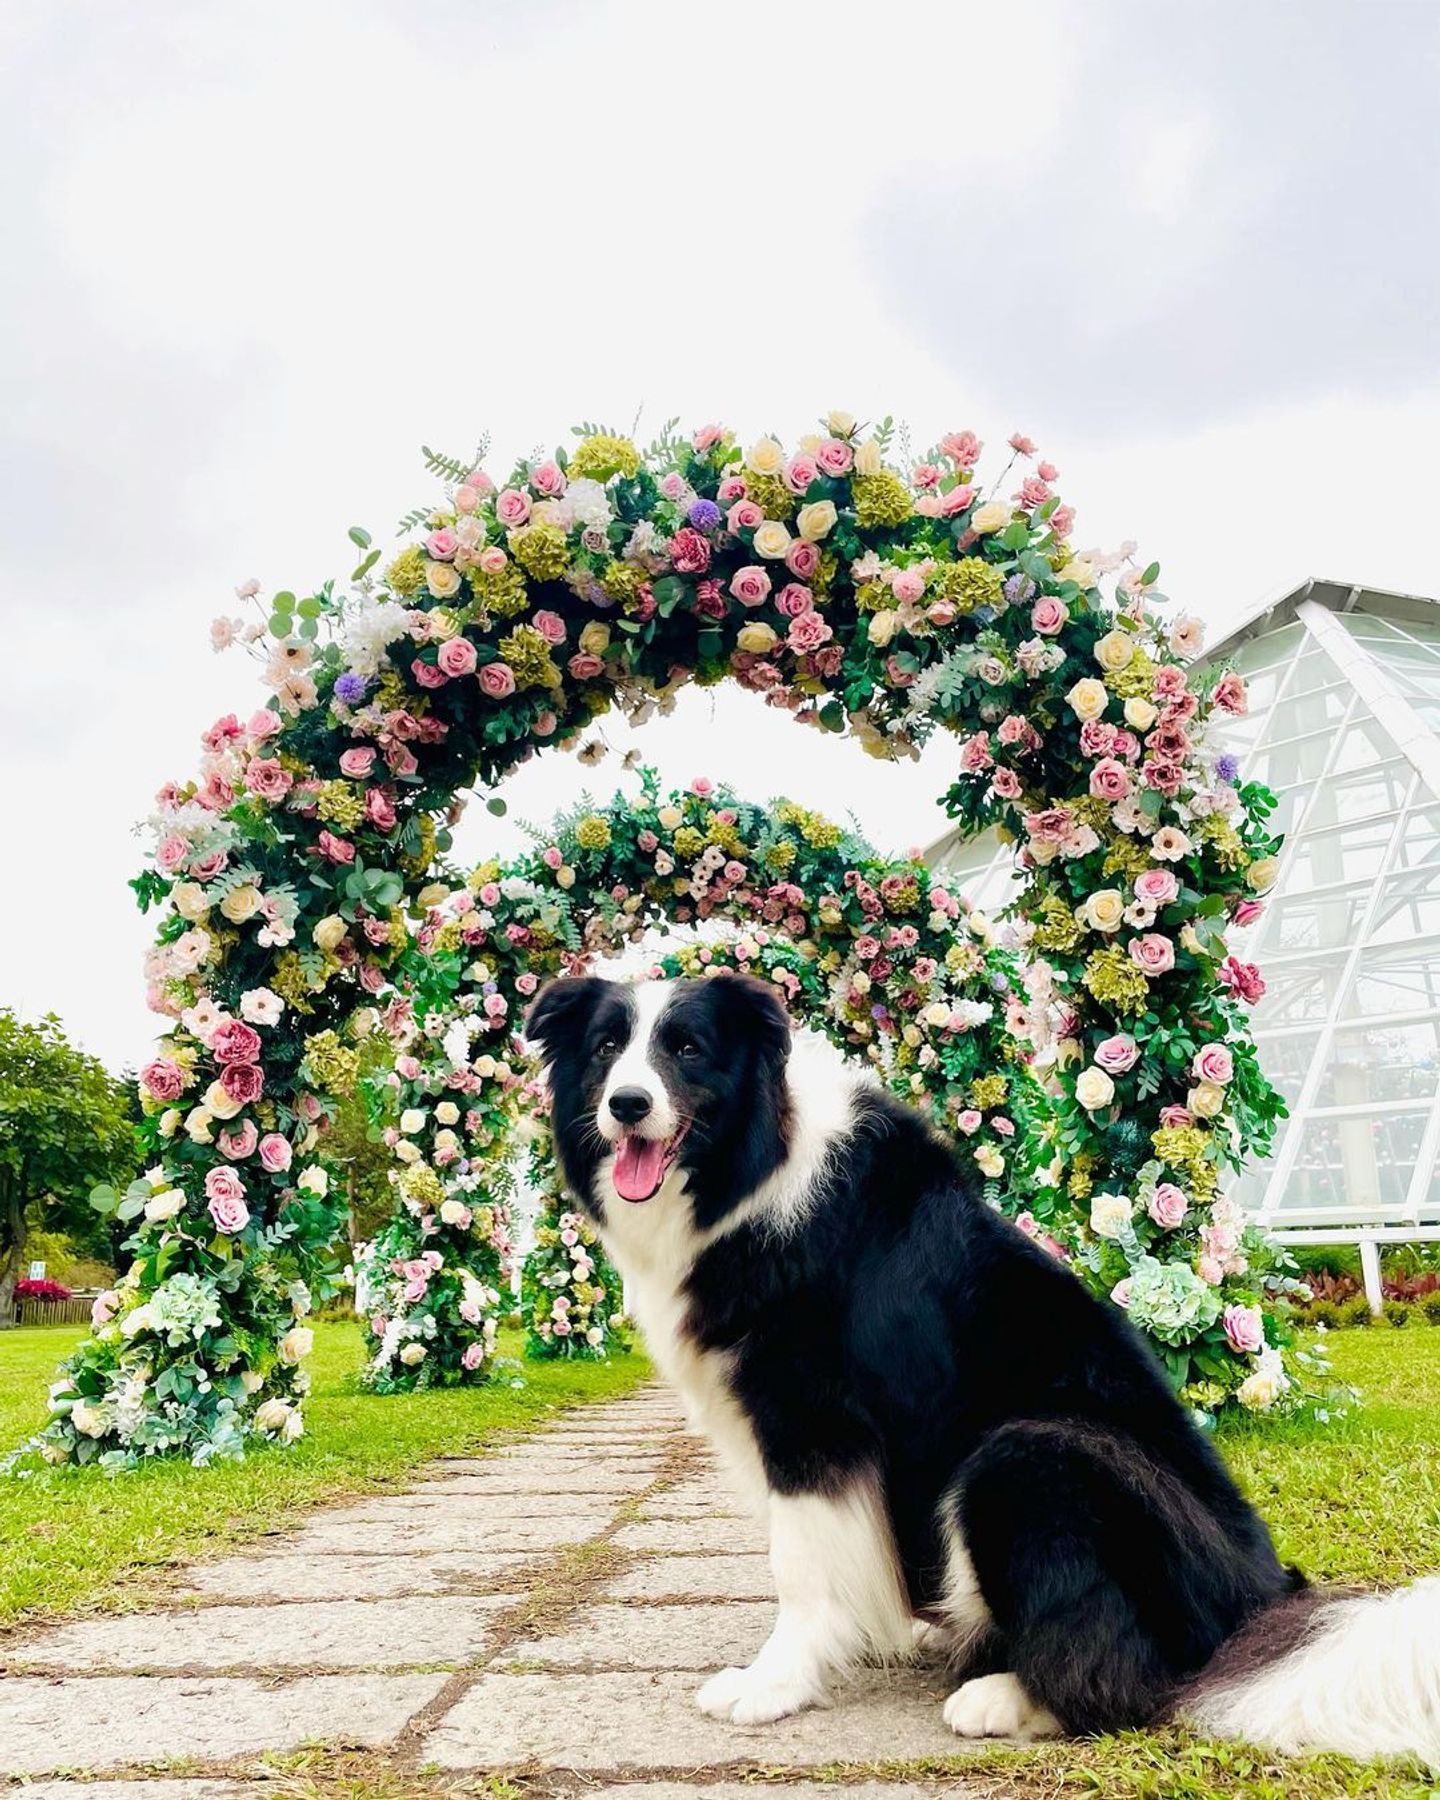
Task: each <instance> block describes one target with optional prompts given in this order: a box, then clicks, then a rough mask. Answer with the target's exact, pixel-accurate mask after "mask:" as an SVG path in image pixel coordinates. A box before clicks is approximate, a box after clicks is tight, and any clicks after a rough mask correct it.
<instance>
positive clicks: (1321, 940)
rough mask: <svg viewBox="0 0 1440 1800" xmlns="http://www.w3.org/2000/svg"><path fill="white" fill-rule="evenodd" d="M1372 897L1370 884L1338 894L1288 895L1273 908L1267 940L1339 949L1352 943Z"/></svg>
mask: <svg viewBox="0 0 1440 1800" xmlns="http://www.w3.org/2000/svg"><path fill="white" fill-rule="evenodd" d="M1369 900H1370V887H1369V885H1368V884H1366V885H1363V886H1360V887H1353V888H1346V889H1343V890H1342V891H1341V892H1340V893H1338V894H1322V895H1319V896H1316V895H1313V894H1299V895H1295V896H1290V895H1285V896H1282V897H1281V899H1279V900H1277V901H1276V902H1275V904H1274V906H1272V908H1271V912H1270V930H1269V931H1268V932H1267V933H1266V937H1265V942H1266V944H1267V946H1268V947H1269V948H1270V949H1271V950H1272V951H1274V950H1337V949H1340V948H1342V947H1344V946H1346V945H1349V944H1353V943H1354V941H1355V935H1356V932H1357V931H1358V930H1359V927H1360V917H1361V914H1362V913H1363V912H1364V910H1365V908H1366V906H1367V905H1368V903H1369Z"/></svg>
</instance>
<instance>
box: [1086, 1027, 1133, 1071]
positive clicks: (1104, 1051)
mask: <svg viewBox="0 0 1440 1800" xmlns="http://www.w3.org/2000/svg"><path fill="white" fill-rule="evenodd" d="M1139 1060H1140V1046H1139V1045H1138V1044H1137V1043H1136V1042H1135V1040H1134V1038H1132V1037H1129V1036H1127V1035H1126V1033H1124V1032H1123V1031H1122V1032H1118V1033H1117V1034H1116V1035H1115V1036H1114V1037H1108V1038H1105V1039H1104V1040H1103V1041H1102V1042H1101V1043H1099V1044H1097V1045H1096V1046H1095V1061H1096V1063H1097V1064H1098V1065H1099V1067H1100V1068H1102V1069H1103V1070H1104V1071H1105V1073H1106V1074H1107V1075H1125V1074H1128V1073H1129V1071H1130V1070H1131V1069H1133V1068H1134V1067H1135V1065H1136V1063H1137V1062H1139Z"/></svg>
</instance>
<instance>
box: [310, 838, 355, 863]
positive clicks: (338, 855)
mask: <svg viewBox="0 0 1440 1800" xmlns="http://www.w3.org/2000/svg"><path fill="white" fill-rule="evenodd" d="M318 847H319V851H320V854H321V855H322V856H323V857H326V858H327V859H328V860H329V861H330V862H333V863H352V862H354V860H355V846H354V845H353V844H352V843H349V842H348V841H347V840H346V839H345V838H342V837H336V835H335V833H334V832H333V831H322V832H321V833H320V837H319V840H318Z"/></svg>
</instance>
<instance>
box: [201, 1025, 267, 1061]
mask: <svg viewBox="0 0 1440 1800" xmlns="http://www.w3.org/2000/svg"><path fill="white" fill-rule="evenodd" d="M210 1053H211V1055H212V1056H213V1057H214V1058H215V1060H216V1062H218V1063H248V1062H254V1061H255V1060H256V1058H257V1057H258V1056H259V1054H260V1033H259V1032H258V1031H257V1030H256V1029H255V1027H254V1026H253V1025H247V1024H246V1023H245V1022H244V1020H243V1019H227V1020H226V1021H225V1023H224V1024H223V1025H218V1026H217V1027H216V1028H215V1031H214V1032H213V1034H212V1035H211V1038H210Z"/></svg>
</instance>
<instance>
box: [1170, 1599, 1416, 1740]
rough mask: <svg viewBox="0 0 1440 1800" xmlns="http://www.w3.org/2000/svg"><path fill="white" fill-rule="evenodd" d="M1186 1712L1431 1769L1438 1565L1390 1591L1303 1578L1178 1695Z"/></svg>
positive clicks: (1209, 1728)
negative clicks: (1334, 1588) (1325, 1585)
mask: <svg viewBox="0 0 1440 1800" xmlns="http://www.w3.org/2000/svg"><path fill="white" fill-rule="evenodd" d="M1176 1711H1177V1713H1178V1715H1179V1716H1180V1717H1181V1718H1183V1719H1184V1720H1185V1722H1186V1723H1187V1724H1191V1725H1194V1726H1196V1727H1197V1728H1198V1729H1199V1730H1201V1731H1205V1732H1208V1733H1210V1734H1211V1736H1214V1737H1227V1738H1243V1739H1245V1740H1247V1741H1248V1742H1250V1743H1254V1744H1268V1745H1270V1746H1272V1747H1273V1748H1274V1749H1276V1750H1280V1751H1284V1752H1288V1753H1289V1754H1291V1755H1300V1754H1303V1753H1305V1752H1307V1751H1316V1750H1337V1751H1340V1752H1342V1753H1343V1754H1345V1755H1347V1756H1357V1757H1372V1756H1410V1757H1418V1758H1420V1760H1421V1761H1422V1762H1424V1763H1426V1764H1427V1765H1428V1766H1429V1767H1430V1768H1432V1769H1440V1577H1431V1578H1430V1579H1429V1580H1426V1581H1418V1582H1416V1583H1415V1584H1414V1586H1413V1587H1407V1588H1400V1589H1398V1590H1397V1591H1396V1592H1394V1593H1390V1594H1346V1593H1330V1594H1327V1593H1325V1592H1324V1590H1317V1589H1314V1588H1310V1589H1305V1590H1303V1591H1302V1592H1300V1593H1298V1594H1295V1595H1292V1596H1291V1597H1290V1598H1288V1599H1286V1600H1281V1601H1279V1602H1277V1603H1276V1605H1274V1606H1272V1607H1270V1608H1269V1609H1268V1610H1267V1611H1266V1612H1264V1613H1262V1614H1261V1615H1260V1616H1259V1617H1258V1618H1257V1619H1255V1620H1252V1622H1251V1623H1250V1624H1249V1625H1248V1626H1246V1627H1245V1629H1244V1630H1243V1631H1241V1632H1240V1633H1238V1634H1237V1636H1236V1637H1235V1638H1233V1639H1232V1640H1231V1642H1230V1643H1228V1644H1226V1645H1225V1646H1224V1647H1223V1648H1222V1649H1221V1650H1220V1652H1219V1653H1218V1654H1217V1655H1216V1657H1215V1658H1214V1660H1213V1661H1212V1662H1211V1663H1210V1664H1209V1666H1208V1667H1207V1668H1205V1669H1204V1670H1202V1672H1201V1673H1200V1675H1199V1676H1198V1677H1197V1678H1196V1679H1195V1681H1194V1682H1193V1683H1192V1684H1191V1685H1190V1686H1189V1688H1187V1690H1186V1691H1185V1693H1184V1694H1182V1695H1181V1696H1180V1698H1179V1701H1178V1704H1177V1707H1176Z"/></svg>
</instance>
